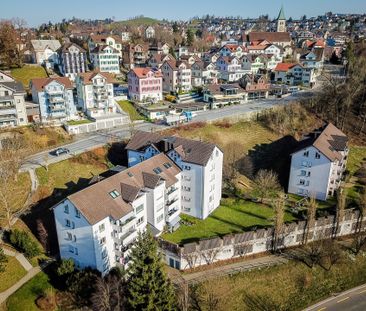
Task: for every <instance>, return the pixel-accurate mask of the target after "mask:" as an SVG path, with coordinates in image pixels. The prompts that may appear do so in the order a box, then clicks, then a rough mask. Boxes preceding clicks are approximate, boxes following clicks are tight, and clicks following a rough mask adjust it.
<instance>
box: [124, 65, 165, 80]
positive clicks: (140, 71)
mask: <svg viewBox="0 0 366 311" xmlns="http://www.w3.org/2000/svg"><path fill="white" fill-rule="evenodd" d="M131 71H132V72H134V73H135V75H136V76H137V77H138V78H140V79H144V78H146V77H147V74H148V73H149V72H152V73H153V74H154V77H155V78H160V77H162V76H163V75H162V73H161V72H160V71H157V70H153V69H151V68H150V67H141V68H140V67H138V68H137V67H136V68H133V69H131Z"/></svg>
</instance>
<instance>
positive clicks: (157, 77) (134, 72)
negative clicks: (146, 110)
mask: <svg viewBox="0 0 366 311" xmlns="http://www.w3.org/2000/svg"><path fill="white" fill-rule="evenodd" d="M128 94H129V96H130V98H131V99H132V100H136V101H139V102H145V101H150V102H157V101H160V100H162V99H163V75H162V73H161V71H159V70H156V69H152V68H149V67H145V68H133V69H131V70H130V71H129V73H128Z"/></svg>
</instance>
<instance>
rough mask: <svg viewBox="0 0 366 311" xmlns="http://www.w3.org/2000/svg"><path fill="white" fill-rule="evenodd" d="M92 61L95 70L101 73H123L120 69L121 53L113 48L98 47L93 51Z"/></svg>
mask: <svg viewBox="0 0 366 311" xmlns="http://www.w3.org/2000/svg"><path fill="white" fill-rule="evenodd" d="M90 60H91V63H92V65H93V68H94V69H97V70H99V71H100V72H109V73H114V74H119V73H121V71H120V68H119V65H120V52H119V51H118V50H116V49H115V48H113V47H112V46H109V45H98V46H97V47H96V48H95V49H94V50H92V51H91V53H90Z"/></svg>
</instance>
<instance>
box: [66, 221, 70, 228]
mask: <svg viewBox="0 0 366 311" xmlns="http://www.w3.org/2000/svg"><path fill="white" fill-rule="evenodd" d="M65 223H66V227H69V228H70V227H71V222H70V220H68V219H65Z"/></svg>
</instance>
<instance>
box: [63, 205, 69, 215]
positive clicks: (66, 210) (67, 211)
mask: <svg viewBox="0 0 366 311" xmlns="http://www.w3.org/2000/svg"><path fill="white" fill-rule="evenodd" d="M64 213H65V214H68V213H69V206H68V205H67V204H66V205H64Z"/></svg>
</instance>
